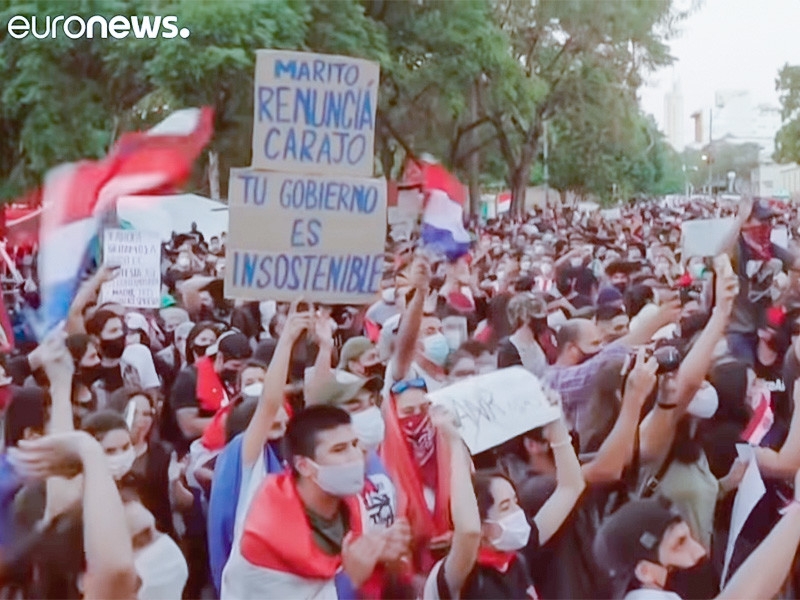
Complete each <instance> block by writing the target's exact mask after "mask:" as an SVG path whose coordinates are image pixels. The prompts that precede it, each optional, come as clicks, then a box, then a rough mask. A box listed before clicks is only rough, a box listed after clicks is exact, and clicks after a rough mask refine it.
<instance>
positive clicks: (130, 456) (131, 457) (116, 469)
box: [106, 446, 136, 481]
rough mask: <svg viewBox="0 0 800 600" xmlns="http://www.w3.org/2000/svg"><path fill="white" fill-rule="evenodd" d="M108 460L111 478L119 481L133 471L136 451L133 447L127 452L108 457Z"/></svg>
mask: <svg viewBox="0 0 800 600" xmlns="http://www.w3.org/2000/svg"><path fill="white" fill-rule="evenodd" d="M106 459H107V460H108V470H109V471H111V476H112V477H113V478H114V479H115V480H117V481H118V480H120V479H122V477H123V476H124V475H125V474H126V473H127V472H128V471H130V470H131V467H132V466H133V463H134V461H135V460H136V451H135V450H134V449H133V446H131V447H130V448H128V449H127V450H125V452H120V453H118V454H111V455H106Z"/></svg>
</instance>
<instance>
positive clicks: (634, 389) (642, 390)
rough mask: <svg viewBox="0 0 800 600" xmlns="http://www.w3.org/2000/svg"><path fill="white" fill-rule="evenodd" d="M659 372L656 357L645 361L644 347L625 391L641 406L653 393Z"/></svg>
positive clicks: (640, 349) (639, 353) (638, 355)
mask: <svg viewBox="0 0 800 600" xmlns="http://www.w3.org/2000/svg"><path fill="white" fill-rule="evenodd" d="M656 371H658V361H657V360H656V358H655V357H654V356H651V357H650V358H648V359H645V349H644V347H641V348H639V352H638V353H637V355H636V364H635V365H634V366H633V370H632V371H631V372H630V374H629V375H628V380H627V382H626V383H625V391H626V392H630V393H631V394H632V397H633V398H635V399H636V401H637V402H638V403H639V404H640V406H641V405H644V401H645V400H646V399H647V397H648V396H649V395H650V392H652V391H653V387H654V386H655V384H656V381H657V380H658V377H657V376H656Z"/></svg>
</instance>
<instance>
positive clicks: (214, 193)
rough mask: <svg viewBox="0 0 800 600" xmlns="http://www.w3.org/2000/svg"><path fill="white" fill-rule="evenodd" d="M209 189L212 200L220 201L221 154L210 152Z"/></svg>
mask: <svg viewBox="0 0 800 600" xmlns="http://www.w3.org/2000/svg"><path fill="white" fill-rule="evenodd" d="M208 189H209V193H210V194H211V199H212V200H219V199H220V195H219V154H218V153H217V152H216V151H214V150H209V151H208Z"/></svg>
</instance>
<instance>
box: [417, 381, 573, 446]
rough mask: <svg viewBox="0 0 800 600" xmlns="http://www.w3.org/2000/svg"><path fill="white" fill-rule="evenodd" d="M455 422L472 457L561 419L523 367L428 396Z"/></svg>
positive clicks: (556, 405)
mask: <svg viewBox="0 0 800 600" xmlns="http://www.w3.org/2000/svg"><path fill="white" fill-rule="evenodd" d="M428 397H429V398H430V400H431V402H432V403H433V404H435V405H441V406H444V407H446V408H447V409H449V410H450V412H452V414H453V415H454V416H455V418H456V423H457V427H458V431H459V433H460V435H461V437H462V439H463V440H464V442H465V443H466V445H467V447H468V448H469V451H470V453H472V454H473V455H475V454H478V453H480V452H483V451H484V450H488V449H489V448H494V447H495V446H498V445H500V444H502V443H503V442H506V441H508V440H510V439H511V438H513V437H516V436H518V435H520V434H523V433H525V432H526V431H530V430H531V429H536V428H537V427H541V426H543V425H546V424H548V423H552V422H553V421H555V420H557V419H560V418H561V407H560V405H559V403H558V401H557V400H556V401H555V402H554V401H553V397H551V398H549V399H548V397H547V396H546V395H545V391H544V390H543V389H542V384H541V382H540V381H539V379H538V378H537V377H536V376H535V375H533V374H531V373H530V372H528V371H526V370H525V369H524V368H523V367H510V368H508V369H502V370H500V371H494V372H492V373H487V374H486V375H479V376H477V377H470V378H468V379H465V380H463V381H459V382H458V383H455V384H453V385H451V386H448V387H446V388H443V389H441V390H438V391H436V392H433V393H431V394H429V395H428Z"/></svg>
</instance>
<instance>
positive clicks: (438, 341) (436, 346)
mask: <svg viewBox="0 0 800 600" xmlns="http://www.w3.org/2000/svg"><path fill="white" fill-rule="evenodd" d="M422 344H423V346H424V348H425V358H427V359H428V360H429V361H431V362H432V363H433V364H435V365H437V366H439V367H443V366H444V365H445V363H446V362H447V356H448V355H449V354H450V346H449V345H448V343H447V338H446V337H444V334H443V333H434V334H433V335H429V336H428V337H426V338H425V339H424V340H422Z"/></svg>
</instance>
